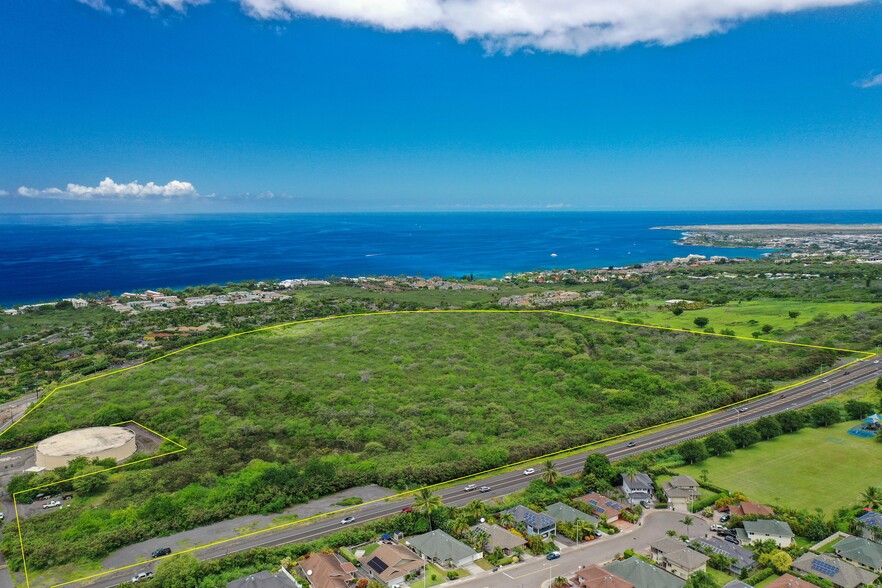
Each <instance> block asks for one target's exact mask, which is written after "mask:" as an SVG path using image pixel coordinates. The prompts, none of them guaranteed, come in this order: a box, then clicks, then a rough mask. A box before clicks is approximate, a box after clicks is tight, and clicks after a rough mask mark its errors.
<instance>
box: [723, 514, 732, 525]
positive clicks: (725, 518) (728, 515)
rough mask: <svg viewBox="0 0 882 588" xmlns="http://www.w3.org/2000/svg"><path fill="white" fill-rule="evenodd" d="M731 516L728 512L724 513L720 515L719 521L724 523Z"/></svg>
mask: <svg viewBox="0 0 882 588" xmlns="http://www.w3.org/2000/svg"><path fill="white" fill-rule="evenodd" d="M731 518H732V515H730V514H724V515H723V516H721V517H720V522H721V523H725V522H726V521H728V520H729V519H731Z"/></svg>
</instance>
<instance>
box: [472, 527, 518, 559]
mask: <svg viewBox="0 0 882 588" xmlns="http://www.w3.org/2000/svg"><path fill="white" fill-rule="evenodd" d="M471 533H472V536H473V537H475V536H480V538H481V545H482V548H483V549H484V553H493V552H494V551H495V550H496V548H497V547H498V548H499V549H501V550H502V553H504V554H505V555H511V552H512V551H514V550H515V549H517V548H518V547H523V546H524V545H526V544H527V540H526V539H524V538H523V537H521V536H520V535H515V534H514V533H512V532H511V531H509V530H507V529H505V528H503V527H500V526H499V525H491V524H489V523H481V524H479V525H475V526H474V527H472V531H471Z"/></svg>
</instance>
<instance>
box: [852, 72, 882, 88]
mask: <svg viewBox="0 0 882 588" xmlns="http://www.w3.org/2000/svg"><path fill="white" fill-rule="evenodd" d="M854 85H855V86H857V87H858V88H872V87H874V86H882V73H880V74H876V75H872V74H871V75H869V76H868V77H866V78H864V79H862V80H858V81H857V82H855V83H854Z"/></svg>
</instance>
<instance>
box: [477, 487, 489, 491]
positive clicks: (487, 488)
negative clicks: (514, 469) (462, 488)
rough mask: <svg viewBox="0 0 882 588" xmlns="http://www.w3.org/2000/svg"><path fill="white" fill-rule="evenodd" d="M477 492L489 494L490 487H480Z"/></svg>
mask: <svg viewBox="0 0 882 588" xmlns="http://www.w3.org/2000/svg"><path fill="white" fill-rule="evenodd" d="M478 492H490V486H481V489H480V490H478Z"/></svg>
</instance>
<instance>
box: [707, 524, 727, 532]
mask: <svg viewBox="0 0 882 588" xmlns="http://www.w3.org/2000/svg"><path fill="white" fill-rule="evenodd" d="M728 530H729V529H727V528H726V527H724V526H723V525H711V531H728Z"/></svg>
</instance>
